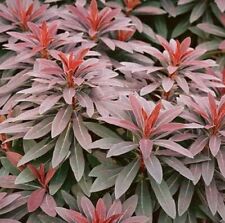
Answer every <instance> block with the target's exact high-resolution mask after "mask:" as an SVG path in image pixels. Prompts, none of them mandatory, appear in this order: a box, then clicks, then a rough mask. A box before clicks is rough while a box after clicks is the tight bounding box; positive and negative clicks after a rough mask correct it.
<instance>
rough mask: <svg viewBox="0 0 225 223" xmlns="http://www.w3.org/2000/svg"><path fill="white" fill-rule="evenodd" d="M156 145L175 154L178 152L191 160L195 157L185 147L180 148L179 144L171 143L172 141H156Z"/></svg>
mask: <svg viewBox="0 0 225 223" xmlns="http://www.w3.org/2000/svg"><path fill="white" fill-rule="evenodd" d="M154 144H156V145H158V146H162V147H165V148H167V149H170V150H172V151H175V152H177V153H179V154H182V155H184V156H187V157H189V158H193V155H192V153H191V152H190V151H189V150H187V149H185V148H184V147H182V146H180V145H179V144H177V143H175V142H173V141H170V140H155V141H154Z"/></svg>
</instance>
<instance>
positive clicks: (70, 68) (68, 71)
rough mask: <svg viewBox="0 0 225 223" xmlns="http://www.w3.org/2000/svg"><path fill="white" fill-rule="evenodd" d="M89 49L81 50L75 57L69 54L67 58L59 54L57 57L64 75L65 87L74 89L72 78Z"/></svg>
mask: <svg viewBox="0 0 225 223" xmlns="http://www.w3.org/2000/svg"><path fill="white" fill-rule="evenodd" d="M88 51H89V49H84V50H82V51H81V52H80V53H79V54H78V55H77V56H76V57H74V53H73V52H71V53H70V55H69V57H67V55H66V54H64V53H62V52H60V53H59V57H60V60H61V62H62V64H63V70H64V74H65V75H66V81H67V85H68V87H69V88H70V87H71V88H74V87H75V84H76V83H75V82H74V76H75V72H76V70H77V69H78V67H79V66H80V65H81V64H82V63H83V61H84V57H85V56H86V54H87V52H88Z"/></svg>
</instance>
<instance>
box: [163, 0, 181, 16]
mask: <svg viewBox="0 0 225 223" xmlns="http://www.w3.org/2000/svg"><path fill="white" fill-rule="evenodd" d="M160 2H161V4H162V7H163V8H164V9H165V10H166V11H167V12H168V13H169V15H170V16H172V17H176V14H177V9H176V7H175V6H174V4H173V2H172V1H167V0H161V1H160Z"/></svg>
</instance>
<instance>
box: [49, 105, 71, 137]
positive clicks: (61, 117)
mask: <svg viewBox="0 0 225 223" xmlns="http://www.w3.org/2000/svg"><path fill="white" fill-rule="evenodd" d="M72 113H73V109H72V107H71V106H67V107H63V108H61V109H60V110H59V111H58V113H57V114H56V116H55V118H54V119H53V122H52V132H51V133H52V138H54V137H56V136H57V135H59V134H60V133H61V132H62V131H63V130H64V129H65V128H66V126H67V125H68V123H69V122H70V120H71V116H72Z"/></svg>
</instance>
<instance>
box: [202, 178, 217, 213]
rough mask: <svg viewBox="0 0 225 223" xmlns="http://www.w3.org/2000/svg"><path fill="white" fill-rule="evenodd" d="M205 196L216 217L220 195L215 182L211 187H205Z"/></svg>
mask: <svg viewBox="0 0 225 223" xmlns="http://www.w3.org/2000/svg"><path fill="white" fill-rule="evenodd" d="M205 195H206V200H207V202H208V205H209V209H210V211H211V212H212V214H213V215H215V214H216V212H217V206H218V195H219V193H218V190H217V187H216V182H215V180H212V182H211V183H210V185H209V186H207V185H205Z"/></svg>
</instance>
